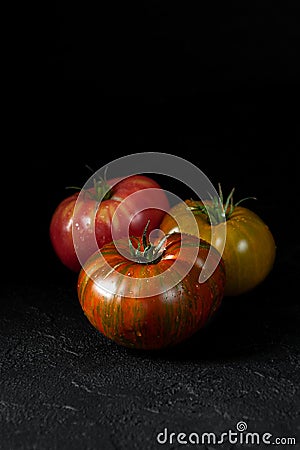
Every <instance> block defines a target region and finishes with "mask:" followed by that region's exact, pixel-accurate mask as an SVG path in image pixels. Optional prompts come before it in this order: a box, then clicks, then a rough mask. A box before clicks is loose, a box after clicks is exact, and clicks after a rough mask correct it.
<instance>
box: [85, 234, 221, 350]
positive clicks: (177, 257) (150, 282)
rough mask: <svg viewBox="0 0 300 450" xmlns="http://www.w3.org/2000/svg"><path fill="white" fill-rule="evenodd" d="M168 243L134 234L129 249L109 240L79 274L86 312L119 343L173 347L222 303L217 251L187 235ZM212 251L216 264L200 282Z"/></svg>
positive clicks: (168, 238) (172, 237) (212, 261)
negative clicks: (209, 273) (162, 243)
mask: <svg viewBox="0 0 300 450" xmlns="http://www.w3.org/2000/svg"><path fill="white" fill-rule="evenodd" d="M164 241H165V242H164V247H161V246H160V244H158V245H157V246H156V247H155V245H149V244H147V245H146V246H145V242H144V239H136V238H134V239H132V246H131V253H129V246H128V240H125V239H122V240H120V241H118V242H111V243H109V244H106V245H105V246H103V247H102V249H101V250H99V251H97V252H96V253H95V254H93V255H92V256H91V257H90V258H89V259H88V260H87V262H86V264H85V265H84V267H83V268H82V269H81V271H80V273H79V277H78V284H77V292H78V297H79V301H80V304H81V307H82V309H83V311H84V314H85V315H86V317H87V318H88V320H89V321H90V323H91V324H92V325H93V326H94V327H95V328H96V329H97V330H98V331H100V332H101V333H102V334H103V335H104V336H106V337H107V338H108V339H111V340H112V341H114V342H116V343H117V344H119V345H122V346H125V347H130V348H137V349H149V350H150V349H160V348H163V347H168V346H173V345H175V344H177V343H179V342H181V341H183V340H185V339H187V338H189V337H190V336H191V335H193V334H194V333H195V332H197V331H198V330H199V329H201V328H202V327H203V326H204V325H206V324H207V323H208V321H209V319H210V318H211V317H212V316H213V315H214V313H215V312H216V311H217V310H218V308H219V306H220V304H221V300H222V297H223V294H224V286H225V269H224V263H223V261H222V259H221V258H220V255H219V253H218V251H217V250H216V249H214V248H213V247H211V246H210V245H209V244H208V243H207V242H205V241H202V240H199V239H198V238H197V237H196V236H192V235H189V234H181V233H173V234H172V235H170V236H166V237H165V238H164ZM159 248H160V251H159V252H157V249H159ZM132 250H134V251H133V252H132ZM210 250H211V253H210V255H211V256H210V258H211V259H210V264H215V267H216V268H215V270H214V271H213V273H212V275H211V276H210V277H208V278H207V279H206V281H204V282H201V283H200V282H199V275H200V274H201V272H202V270H203V265H204V262H205V261H206V262H207V261H208V259H207V257H208V254H209V251H210ZM132 254H133V255H135V256H136V258H133V256H132ZM149 255H151V258H150V260H149V258H148V256H149ZM191 261H192V263H191ZM204 270H205V269H204ZM147 286H149V287H148V288H147Z"/></svg>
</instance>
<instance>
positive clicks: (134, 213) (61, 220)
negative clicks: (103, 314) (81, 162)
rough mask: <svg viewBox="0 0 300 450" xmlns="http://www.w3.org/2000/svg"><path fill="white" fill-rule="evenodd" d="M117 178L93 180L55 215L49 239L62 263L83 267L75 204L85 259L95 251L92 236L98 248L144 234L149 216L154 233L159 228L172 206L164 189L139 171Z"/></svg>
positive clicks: (76, 268) (65, 201) (70, 198)
mask: <svg viewBox="0 0 300 450" xmlns="http://www.w3.org/2000/svg"><path fill="white" fill-rule="evenodd" d="M116 181H117V180H116V179H111V180H107V181H106V180H103V179H100V180H94V186H93V187H92V188H90V189H88V190H87V191H85V193H84V194H86V195H80V197H79V192H76V193H74V194H73V195H70V196H68V197H67V198H65V199H64V200H62V201H61V203H60V204H59V205H58V206H57V208H56V209H55V211H54V213H53V215H52V218H51V222H50V240H51V243H52V246H53V248H54V251H55V253H56V255H57V256H58V258H59V259H60V260H61V262H62V263H63V264H64V265H65V266H67V267H68V268H69V269H71V270H73V271H75V272H79V271H80V269H81V266H82V261H81V260H80V261H79V258H78V252H76V250H75V246H74V239H73V238H74V236H73V217H74V209H75V205H76V223H75V227H76V232H77V233H78V234H79V235H80V249H79V250H80V253H81V257H82V258H84V260H86V259H87V258H88V257H89V256H90V254H91V253H93V252H94V251H95V249H94V248H93V245H91V242H92V240H93V239H95V238H96V241H97V245H98V248H101V247H102V246H103V245H104V244H106V243H108V242H110V241H111V240H112V238H113V236H117V237H121V236H123V235H124V236H127V235H128V234H129V235H131V234H138V235H139V234H141V233H143V230H144V228H145V226H146V223H147V220H148V218H150V219H151V226H150V227H149V232H151V230H153V229H154V228H157V227H159V224H160V222H161V220H162V217H163V215H164V213H165V211H166V210H167V209H168V208H169V201H168V198H167V196H166V193H165V191H164V190H163V189H162V188H161V187H160V185H159V184H158V183H157V182H156V181H155V180H153V179H152V178H150V177H148V176H145V175H139V174H138V175H131V176H128V177H126V178H123V179H120V181H118V182H116ZM77 200H78V201H77ZM91 248H92V250H91ZM82 255H84V256H82Z"/></svg>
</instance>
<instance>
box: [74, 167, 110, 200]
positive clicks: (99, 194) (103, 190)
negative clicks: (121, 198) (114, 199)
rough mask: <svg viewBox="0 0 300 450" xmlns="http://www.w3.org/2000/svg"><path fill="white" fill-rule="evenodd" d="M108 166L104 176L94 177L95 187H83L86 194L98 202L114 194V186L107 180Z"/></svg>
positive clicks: (78, 188) (76, 187)
mask: <svg viewBox="0 0 300 450" xmlns="http://www.w3.org/2000/svg"><path fill="white" fill-rule="evenodd" d="M106 172H107V167H106V168H105V171H104V177H98V179H97V178H93V187H92V188H89V189H83V191H84V195H87V196H88V197H89V198H90V200H94V201H96V202H98V203H100V202H102V201H103V200H109V199H110V198H111V196H112V188H111V186H110V185H109V184H108V182H107V178H106ZM67 189H76V190H79V191H81V190H82V188H80V187H78V186H67Z"/></svg>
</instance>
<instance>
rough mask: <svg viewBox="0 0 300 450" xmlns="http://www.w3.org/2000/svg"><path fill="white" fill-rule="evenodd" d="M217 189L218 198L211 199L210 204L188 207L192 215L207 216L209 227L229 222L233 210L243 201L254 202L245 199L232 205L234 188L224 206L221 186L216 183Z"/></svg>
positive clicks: (247, 198)
mask: <svg viewBox="0 0 300 450" xmlns="http://www.w3.org/2000/svg"><path fill="white" fill-rule="evenodd" d="M218 187H219V197H212V196H211V202H210V203H206V204H205V203H201V204H199V205H196V206H190V207H189V209H190V210H191V211H192V212H193V213H194V214H205V215H206V216H207V221H208V222H210V223H211V225H218V224H219V223H221V222H225V221H226V220H229V219H230V217H231V215H232V213H233V211H234V209H235V208H236V207H237V206H238V205H239V204H240V203H242V202H244V201H245V200H249V199H253V200H256V198H255V197H245V198H242V199H241V200H239V201H238V202H236V203H233V193H234V191H235V188H233V189H231V191H230V193H229V195H228V197H227V199H226V201H225V204H224V198H223V192H222V188H221V184H220V183H218Z"/></svg>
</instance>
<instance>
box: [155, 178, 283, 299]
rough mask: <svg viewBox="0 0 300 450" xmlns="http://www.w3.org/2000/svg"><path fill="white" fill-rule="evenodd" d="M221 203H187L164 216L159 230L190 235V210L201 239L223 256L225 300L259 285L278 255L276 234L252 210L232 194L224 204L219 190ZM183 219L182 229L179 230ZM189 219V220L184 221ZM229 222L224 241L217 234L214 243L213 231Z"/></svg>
mask: <svg viewBox="0 0 300 450" xmlns="http://www.w3.org/2000/svg"><path fill="white" fill-rule="evenodd" d="M219 191H220V195H219V199H217V198H214V199H212V200H208V201H204V202H202V201H198V200H186V201H185V202H183V203H180V204H178V205H175V206H173V207H172V208H171V209H170V211H169V212H168V213H167V214H166V215H165V216H164V218H163V220H162V222H161V225H160V228H161V230H162V231H163V232H164V233H171V232H178V231H180V232H186V233H191V232H192V231H191V223H190V218H189V215H188V214H187V210H189V211H192V212H193V214H194V217H195V219H196V222H197V225H198V229H199V236H200V237H201V238H202V239H204V240H206V241H207V242H210V243H211V244H212V245H213V246H214V247H216V248H217V249H218V250H219V251H220V253H221V254H222V258H223V260H224V263H225V268H226V285H225V293H224V295H225V296H236V295H239V294H242V293H245V292H247V291H250V290H251V289H253V288H254V287H255V286H257V285H258V284H260V283H261V282H262V281H263V280H264V279H265V278H266V276H267V275H268V274H269V272H270V271H271V269H272V267H273V264H274V260H275V254H276V245H275V240H274V237H273V234H272V233H271V231H270V229H269V227H268V226H267V225H266V223H265V222H264V221H263V220H262V219H261V218H260V217H259V216H258V215H257V214H256V213H254V212H253V211H252V210H250V209H248V208H244V207H242V206H240V203H241V201H243V200H246V199H243V200H240V201H239V202H237V203H236V204H234V203H233V192H234V190H232V191H231V193H230V194H229V196H228V198H227V200H226V202H225V204H224V202H223V195H222V191H221V188H220V186H219ZM179 218H180V223H181V227H179V226H178V223H177V221H178V219H179ZM185 218H186V220H185ZM224 221H226V233H225V234H224V235H223V236H224V239H225V242H224V239H222V238H220V234H219V233H218V232H216V233H214V238H213V239H212V228H215V230H216V231H217V229H218V227H220V226H221V224H224Z"/></svg>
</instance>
